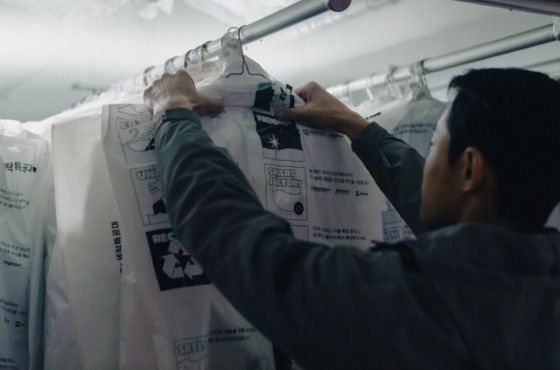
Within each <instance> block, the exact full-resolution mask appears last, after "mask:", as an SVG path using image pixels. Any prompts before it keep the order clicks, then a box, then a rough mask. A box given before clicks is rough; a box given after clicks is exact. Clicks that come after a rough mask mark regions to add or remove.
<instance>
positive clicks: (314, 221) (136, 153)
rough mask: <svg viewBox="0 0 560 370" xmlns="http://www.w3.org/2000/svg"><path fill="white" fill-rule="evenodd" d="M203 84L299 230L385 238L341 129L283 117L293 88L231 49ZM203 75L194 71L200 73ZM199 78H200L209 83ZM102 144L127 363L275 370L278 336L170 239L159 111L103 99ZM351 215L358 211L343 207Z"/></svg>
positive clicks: (239, 151) (235, 151)
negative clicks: (154, 141)
mask: <svg viewBox="0 0 560 370" xmlns="http://www.w3.org/2000/svg"><path fill="white" fill-rule="evenodd" d="M227 58H228V59H227V60H226V61H224V63H225V65H224V66H223V69H221V74H220V75H218V76H212V83H211V84H204V83H201V84H199V85H200V86H199V91H200V92H201V93H203V94H205V95H207V96H210V97H214V98H219V99H222V100H223V101H224V104H225V107H226V108H225V112H224V113H222V114H220V115H218V116H216V117H205V118H203V119H202V123H203V128H204V129H205V130H206V131H207V132H208V133H209V134H210V136H211V137H212V139H213V140H214V142H215V143H216V145H218V146H222V147H226V148H227V149H228V150H229V152H230V153H231V155H232V156H233V158H234V160H235V161H236V162H237V163H238V165H239V167H240V168H241V169H242V170H243V172H244V173H245V175H246V176H247V178H248V179H249V181H250V183H251V185H252V186H253V187H254V189H255V191H256V193H257V195H258V196H259V198H260V200H261V202H262V204H263V205H264V206H265V207H266V208H267V209H269V210H270V211H272V212H275V213H277V214H279V215H281V216H282V217H284V218H285V219H287V220H288V221H289V222H290V223H291V224H292V227H293V230H294V232H295V233H296V235H297V237H299V238H301V239H305V240H311V241H318V242H322V243H327V244H331V245H334V244H350V245H357V246H362V247H364V248H366V247H368V246H370V245H371V240H372V239H375V240H378V239H379V238H380V237H381V220H380V219H372V218H371V215H370V209H371V208H372V207H379V206H381V205H382V204H384V198H383V197H382V195H381V193H380V192H379V190H378V188H377V187H376V185H375V184H374V182H373V180H372V179H371V177H370V175H369V173H367V170H366V169H365V167H364V166H363V164H362V163H361V162H360V161H359V159H358V158H357V157H356V156H355V154H354V153H352V151H351V148H350V143H349V142H348V140H347V138H345V137H343V136H342V135H339V134H336V133H333V132H327V131H323V130H316V129H311V128H308V127H304V126H300V125H298V124H295V123H294V122H281V121H278V120H276V119H275V118H274V117H273V111H274V110H275V109H277V108H280V107H288V106H293V105H299V104H302V102H301V101H300V100H299V98H297V97H296V96H294V95H293V94H291V93H290V90H291V88H290V87H289V86H286V85H285V84H282V83H280V82H277V81H275V80H274V79H272V78H271V77H270V76H269V75H268V74H267V73H266V72H265V71H263V70H262V68H261V67H260V66H259V65H258V64H256V63H255V62H254V61H252V60H250V59H249V58H245V59H242V57H241V55H240V54H239V53H235V52H232V53H231V54H230V55H229V56H228V57H227ZM195 80H197V78H196V76H195ZM201 86H202V87H201ZM103 116H104V122H103V125H104V132H105V136H104V143H103V145H104V151H105V155H106V158H107V161H108V165H109V173H110V177H111V181H112V184H113V189H114V191H115V195H116V200H117V205H118V207H119V210H120V214H121V219H122V231H123V232H124V234H125V242H124V244H123V253H124V263H123V279H122V290H121V307H122V311H121V347H120V348H121V368H124V369H134V368H139V367H144V368H160V369H171V368H180V369H184V368H187V369H190V368H193V369H248V368H251V369H252V368H259V369H261V368H262V369H274V368H275V359H274V358H273V351H272V345H271V344H270V343H269V342H268V341H267V340H266V339H265V338H264V337H262V335H261V334H260V333H258V331H256V330H255V329H254V328H253V327H252V325H251V324H250V323H248V322H247V321H246V320H245V319H244V318H243V317H242V316H241V315H240V314H239V313H238V312H237V311H236V310H235V309H233V307H231V305H230V304H229V302H228V301H227V300H225V298H223V296H222V295H221V294H220V293H219V291H217V290H216V288H215V287H214V286H213V285H211V284H210V281H209V280H208V279H207V278H206V276H205V274H204V272H203V271H202V270H201V269H200V267H199V266H198V265H197V264H196V261H195V260H193V259H192V258H191V256H190V255H188V254H187V253H186V252H185V251H184V250H183V249H182V247H181V246H180V245H179V244H178V242H177V241H176V240H175V239H174V234H173V231H172V230H171V228H170V225H169V221H168V218H167V214H166V211H165V207H164V203H162V201H161V199H162V192H161V189H159V174H158V171H157V164H156V156H155V150H154V149H155V148H153V147H150V145H149V141H148V140H143V138H147V137H149V135H150V133H153V132H154V129H155V126H154V122H153V120H152V118H151V116H150V115H149V113H148V112H147V111H146V109H145V107H143V106H142V105H110V106H106V107H104V114H103ZM348 214H352V215H355V217H353V218H352V219H349V218H348V217H344V216H342V215H348Z"/></svg>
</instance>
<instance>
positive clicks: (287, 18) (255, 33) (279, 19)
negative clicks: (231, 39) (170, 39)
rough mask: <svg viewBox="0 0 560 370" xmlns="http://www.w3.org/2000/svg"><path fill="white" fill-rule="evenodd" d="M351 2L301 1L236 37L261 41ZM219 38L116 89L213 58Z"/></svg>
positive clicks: (245, 42) (143, 82) (346, 6)
mask: <svg viewBox="0 0 560 370" xmlns="http://www.w3.org/2000/svg"><path fill="white" fill-rule="evenodd" d="M351 1H352V0H302V1H299V2H297V3H295V4H293V5H290V6H288V7H286V8H284V9H282V10H279V11H278V12H276V13H273V14H271V15H269V16H267V17H264V18H263V19H260V20H258V21H256V22H253V23H251V24H248V25H246V26H242V27H241V28H240V30H239V33H238V34H239V38H240V41H241V42H242V43H243V44H248V43H250V42H252V41H255V40H258V39H261V38H263V37H265V36H268V35H270V34H272V33H274V32H277V31H280V30H282V29H284V28H286V27H289V26H291V25H294V24H296V23H298V22H301V21H303V20H305V19H308V18H311V17H313V16H316V15H319V14H321V13H324V12H327V11H329V10H330V11H334V12H342V11H344V10H346V9H348V7H349V6H350V3H351ZM221 45H222V39H221V38H220V39H216V40H214V41H209V42H207V43H204V44H202V45H200V46H199V47H197V48H194V49H192V50H189V51H188V52H187V53H186V54H185V55H180V56H176V57H173V58H170V59H168V60H167V62H165V64H164V65H161V66H158V67H149V68H146V70H145V71H144V73H142V74H140V75H138V76H136V77H133V78H131V79H128V80H125V81H121V82H120V83H119V84H118V85H117V88H118V89H121V90H126V89H127V88H131V87H134V86H143V85H147V84H148V82H149V81H152V80H154V79H155V77H156V76H161V75H162V74H163V73H164V72H166V71H177V70H179V69H184V68H185V66H186V65H187V64H189V65H191V64H197V63H200V62H202V61H205V60H209V59H212V58H215V57H217V56H218V55H219V54H220V51H221V48H222V46H221Z"/></svg>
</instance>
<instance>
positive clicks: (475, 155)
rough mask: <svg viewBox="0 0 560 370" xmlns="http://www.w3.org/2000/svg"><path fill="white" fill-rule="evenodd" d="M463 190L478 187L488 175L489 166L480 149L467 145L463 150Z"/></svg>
mask: <svg viewBox="0 0 560 370" xmlns="http://www.w3.org/2000/svg"><path fill="white" fill-rule="evenodd" d="M462 162H463V172H462V176H463V186H462V188H463V191H464V192H471V191H474V190H477V189H478V188H480V187H481V186H482V185H483V184H484V183H485V181H487V180H488V179H487V177H488V175H489V173H488V170H489V168H488V167H487V165H486V162H485V161H484V157H483V156H482V153H480V150H478V149H477V148H475V147H472V146H469V147H467V148H466V149H465V151H464V152H463V161H462Z"/></svg>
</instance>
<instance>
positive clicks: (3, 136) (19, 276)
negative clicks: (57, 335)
mask: <svg viewBox="0 0 560 370" xmlns="http://www.w3.org/2000/svg"><path fill="white" fill-rule="evenodd" d="M0 158H1V163H0V208H1V209H2V211H1V212H0V229H1V233H0V235H1V236H0V328H1V330H0V365H2V367H3V368H5V369H26V368H29V369H40V368H42V359H43V357H42V348H43V347H42V339H43V301H44V270H43V260H44V255H45V247H44V236H45V214H46V202H45V199H46V198H47V195H48V191H49V184H48V181H49V179H51V177H50V176H49V163H50V155H49V151H48V143H47V141H46V140H45V139H44V138H42V137H40V136H39V135H36V134H34V133H32V132H30V131H28V130H26V129H25V128H24V126H23V125H22V124H21V123H19V122H16V121H7V120H0Z"/></svg>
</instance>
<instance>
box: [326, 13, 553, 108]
mask: <svg viewBox="0 0 560 370" xmlns="http://www.w3.org/2000/svg"><path fill="white" fill-rule="evenodd" d="M558 39H559V34H558V28H557V26H556V25H553V24H550V25H547V26H543V27H539V28H536V29H533V30H530V31H526V32H522V33H519V34H516V35H512V36H508V37H504V38H502V39H498V40H495V41H491V42H488V43H485V44H482V45H478V46H474V47H472V48H468V49H464V50H460V51H457V52H454V53H450V54H446V55H442V56H440V57H436V58H431V59H426V60H424V61H421V62H419V63H418V64H421V65H422V66H423V68H424V73H433V72H438V71H442V70H444V69H448V68H453V67H456V66H460V65H463V64H468V63H472V62H476V61H479V60H483V59H487V58H491V57H495V56H499V55H503V54H507V53H512V52H514V51H518V50H522V49H527V48H530V47H533V46H538V45H542V44H546V43H549V42H552V41H556V40H558ZM409 71H410V67H408V66H407V67H399V68H397V69H396V70H395V71H394V73H392V74H391V81H400V80H405V79H407V78H410V77H411V74H410V72H409ZM386 79H387V74H386V73H378V74H373V75H371V76H368V77H365V78H360V79H357V80H354V81H350V82H347V83H345V84H341V85H335V86H332V87H329V88H328V89H327V90H328V91H329V92H330V93H331V94H333V95H334V96H336V97H339V98H340V97H343V96H347V95H348V94H349V93H351V92H353V91H359V90H364V89H367V88H368V87H374V86H381V85H383V84H384V83H385V82H386Z"/></svg>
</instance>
